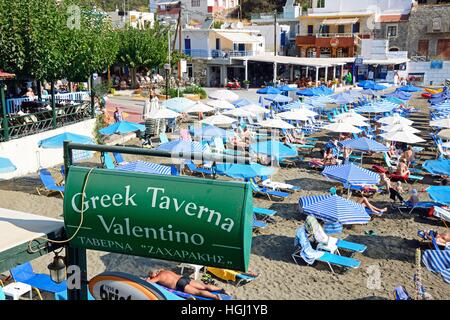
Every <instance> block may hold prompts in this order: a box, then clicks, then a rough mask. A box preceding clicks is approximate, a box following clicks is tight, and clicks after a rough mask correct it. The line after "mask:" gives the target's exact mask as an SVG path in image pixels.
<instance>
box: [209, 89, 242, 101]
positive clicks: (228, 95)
mask: <svg viewBox="0 0 450 320" xmlns="http://www.w3.org/2000/svg"><path fill="white" fill-rule="evenodd" d="M209 97H210V98H211V99H216V100H225V101H228V102H233V101H236V100H238V99H239V96H238V95H237V94H236V93H234V92H233V91H231V90H225V89H220V90H216V91H214V92H211V93H210V94H209Z"/></svg>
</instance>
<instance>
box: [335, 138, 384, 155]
mask: <svg viewBox="0 0 450 320" xmlns="http://www.w3.org/2000/svg"><path fill="white" fill-rule="evenodd" d="M339 144H340V145H341V146H342V147H346V148H351V149H354V150H358V151H364V152H385V151H389V148H388V147H386V146H385V145H384V144H381V143H379V142H377V141H375V140H372V139H369V138H365V137H364V138H358V139H352V140H346V141H342V142H339Z"/></svg>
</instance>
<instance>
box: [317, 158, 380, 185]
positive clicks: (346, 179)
mask: <svg viewBox="0 0 450 320" xmlns="http://www.w3.org/2000/svg"><path fill="white" fill-rule="evenodd" d="M322 175H324V176H325V177H327V178H329V179H332V180H335V181H339V182H341V183H342V184H344V186H346V187H348V188H350V186H351V185H357V184H368V185H374V184H377V183H379V182H380V175H379V174H378V173H375V172H373V171H370V170H367V169H364V168H361V167H359V166H357V165H354V164H353V163H350V164H344V165H340V166H326V167H325V169H324V170H323V172H322Z"/></svg>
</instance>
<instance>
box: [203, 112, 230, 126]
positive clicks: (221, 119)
mask: <svg viewBox="0 0 450 320" xmlns="http://www.w3.org/2000/svg"><path fill="white" fill-rule="evenodd" d="M236 121H237V120H236V119H234V118H230V117H227V116H224V115H222V114H217V115H215V116H211V117H208V118H206V119H205V120H203V121H202V123H204V124H209V125H212V126H217V125H230V124H232V123H234V122H236Z"/></svg>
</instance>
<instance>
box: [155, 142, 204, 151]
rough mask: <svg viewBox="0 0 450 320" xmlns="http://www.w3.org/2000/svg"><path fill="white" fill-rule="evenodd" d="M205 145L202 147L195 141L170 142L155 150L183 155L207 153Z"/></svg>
mask: <svg viewBox="0 0 450 320" xmlns="http://www.w3.org/2000/svg"><path fill="white" fill-rule="evenodd" d="M208 149H209V147H208V146H207V145H202V144H201V143H198V142H196V141H187V140H172V141H169V142H166V143H163V144H160V145H159V146H158V147H157V148H156V150H159V151H167V152H170V153H173V154H178V153H184V154H190V153H203V152H206V151H208Z"/></svg>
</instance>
